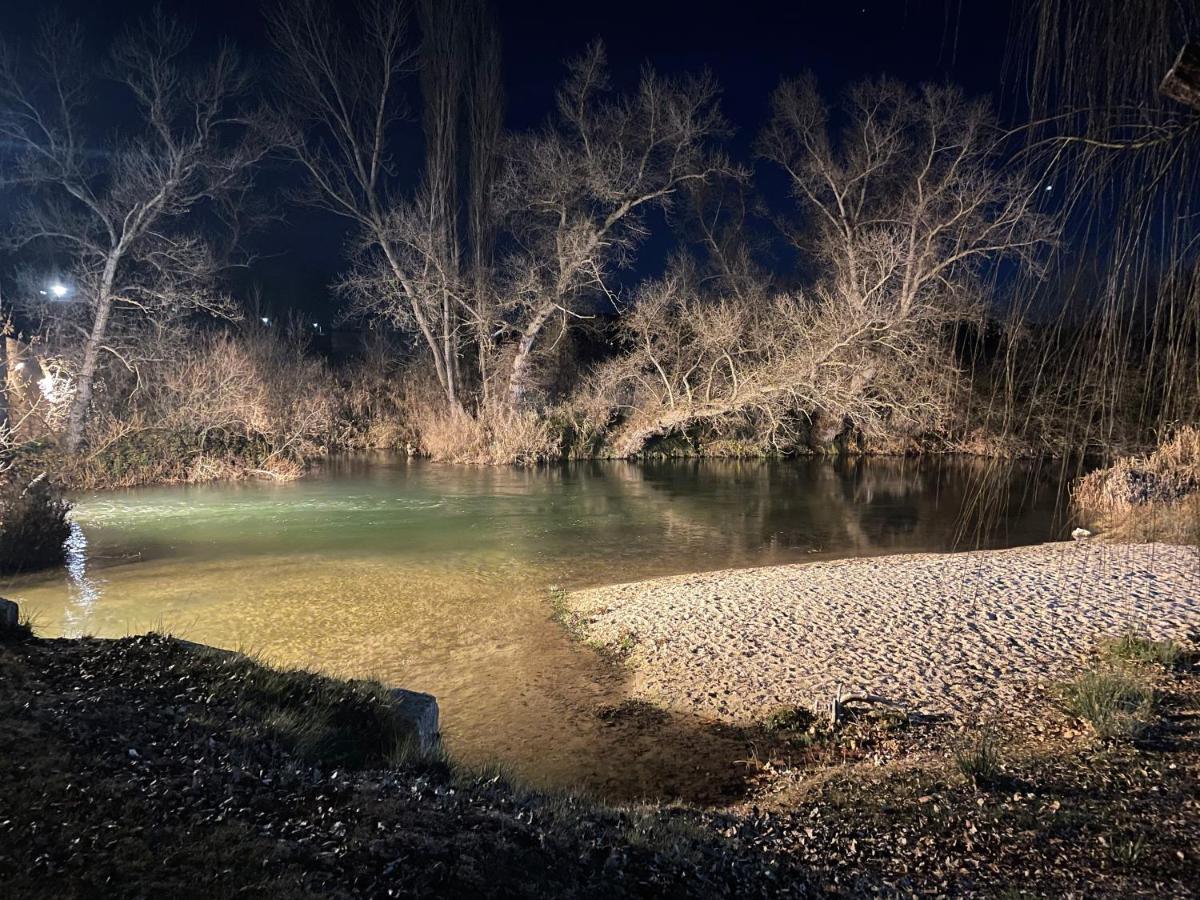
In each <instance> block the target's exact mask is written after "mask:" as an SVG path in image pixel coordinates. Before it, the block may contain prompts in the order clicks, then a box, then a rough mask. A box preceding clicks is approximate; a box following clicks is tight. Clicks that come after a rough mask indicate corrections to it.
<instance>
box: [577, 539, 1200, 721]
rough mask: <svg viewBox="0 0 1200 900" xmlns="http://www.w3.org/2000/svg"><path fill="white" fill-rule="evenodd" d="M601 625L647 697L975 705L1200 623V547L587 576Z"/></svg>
mask: <svg viewBox="0 0 1200 900" xmlns="http://www.w3.org/2000/svg"><path fill="white" fill-rule="evenodd" d="M565 604H566V606H567V608H568V609H569V610H570V611H571V612H572V613H573V614H574V616H575V617H576V622H575V624H576V626H577V628H578V630H580V631H581V632H582V634H583V636H584V637H585V638H587V639H590V640H593V641H596V642H598V643H600V644H602V645H605V646H608V647H610V648H612V649H614V650H620V651H622V652H623V653H628V654H629V662H630V664H631V666H632V668H633V671H634V691H635V693H636V695H637V696H638V697H640V698H641V699H644V700H648V701H650V702H653V703H657V704H662V705H665V706H669V707H674V708H679V709H687V710H690V711H693V712H697V713H700V714H702V715H705V716H709V717H712V718H716V719H721V720H725V721H730V722H746V721H753V720H755V719H759V718H761V717H762V716H763V715H764V714H766V713H767V712H768V711H769V710H771V709H772V708H774V707H778V706H781V705H799V706H808V705H810V704H814V703H816V704H821V705H825V706H827V705H828V702H829V700H830V699H831V698H832V697H833V696H834V694H835V692H836V691H837V689H838V687H839V686H841V687H842V688H843V689H844V690H845V691H847V692H848V693H856V692H862V691H865V692H869V693H872V694H876V695H881V696H883V697H885V698H888V699H890V700H894V701H897V702H899V703H901V704H903V705H904V706H906V707H908V708H909V709H913V710H917V711H920V712H923V713H939V714H947V713H948V714H952V715H954V716H955V717H956V718H959V719H965V720H971V719H974V718H976V717H977V716H978V715H979V714H986V713H995V712H997V711H1000V710H1004V709H1010V708H1012V707H1013V705H1014V704H1016V705H1019V704H1020V701H1021V699H1022V698H1023V697H1024V696H1025V695H1027V693H1028V691H1029V690H1030V688H1031V687H1032V686H1034V685H1038V684H1040V685H1043V686H1044V685H1045V684H1047V683H1049V682H1050V681H1053V680H1056V679H1058V678H1061V677H1062V676H1064V675H1066V674H1067V673H1070V672H1072V671H1073V670H1075V669H1077V668H1078V667H1079V665H1080V662H1081V660H1082V659H1083V658H1084V657H1085V655H1086V654H1088V653H1089V652H1091V651H1092V650H1093V649H1094V647H1095V645H1096V641H1097V640H1098V639H1099V638H1101V637H1103V636H1105V635H1120V634H1122V633H1124V632H1129V631H1132V632H1138V633H1144V634H1147V635H1149V636H1153V637H1176V638H1181V637H1186V636H1187V634H1188V633H1189V632H1190V631H1191V630H1192V629H1196V628H1200V555H1198V551H1197V549H1196V548H1194V547H1182V546H1175V545H1168V544H1141V545H1131V544H1129V545H1108V544H1102V543H1091V542H1080V543H1073V542H1072V543H1059V544H1043V545H1041V546H1036V547H1020V548H1016V549H1011V550H997V551H986V552H972V553H960V554H912V555H904V556H890V557H878V558H867V559H851V560H840V561H836V562H823V563H813V564H810V565H790V566H772V567H765V568H757V569H744V570H731V571H724V572H709V573H705V574H699V575H687V576H679V577H671V578H660V579H654V580H651V581H644V582H635V583H630V584H622V585H615V586H612V587H605V588H597V589H592V590H586V591H579V592H576V593H573V594H570V595H568V596H567V598H566V599H565Z"/></svg>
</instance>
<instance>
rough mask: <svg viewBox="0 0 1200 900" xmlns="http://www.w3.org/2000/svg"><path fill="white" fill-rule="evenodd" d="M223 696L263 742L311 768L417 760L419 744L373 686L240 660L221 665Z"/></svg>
mask: <svg viewBox="0 0 1200 900" xmlns="http://www.w3.org/2000/svg"><path fill="white" fill-rule="evenodd" d="M221 667H222V669H224V670H225V671H226V672H227V673H228V674H227V677H225V678H224V679H222V680H221V681H220V682H219V684H220V685H221V693H224V694H226V695H227V696H226V699H227V701H228V702H229V703H230V704H231V705H232V706H233V707H234V708H235V709H236V710H237V712H238V714H239V715H240V716H241V717H243V718H244V720H246V721H248V722H253V723H255V725H254V727H255V728H257V729H258V730H259V733H260V736H262V737H266V738H268V739H271V740H274V741H277V742H278V743H279V744H280V745H282V746H283V747H285V748H286V749H288V750H289V751H291V752H292V753H295V754H296V755H297V756H299V757H301V758H303V759H306V760H308V761H310V762H318V763H321V764H323V765H330V766H337V767H341V768H348V769H362V768H371V767H380V766H385V767H386V766H395V765H400V764H402V763H404V762H406V761H408V760H410V759H413V758H414V757H415V756H416V755H418V753H417V750H418V746H417V738H416V735H415V734H414V733H413V731H412V729H411V728H410V727H409V726H408V724H407V723H406V722H405V721H404V720H402V719H401V718H399V717H398V716H397V714H396V707H395V701H394V700H393V699H392V697H391V694H390V693H389V691H388V690H387V688H385V687H384V686H383V685H381V684H378V683H377V682H373V681H358V680H356V681H340V680H335V679H332V678H327V677H325V676H323V675H317V674H314V673H312V672H304V671H299V670H293V671H281V670H278V669H272V668H268V667H266V666H265V665H262V664H261V663H259V662H257V661H255V660H252V659H250V658H247V657H244V656H241V655H232V654H231V655H229V656H226V657H225V658H224V660H223V662H222V663H221Z"/></svg>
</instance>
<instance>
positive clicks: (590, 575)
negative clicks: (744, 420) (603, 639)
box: [3, 458, 1067, 797]
mask: <svg viewBox="0 0 1200 900" xmlns="http://www.w3.org/2000/svg"><path fill="white" fill-rule="evenodd" d="M1058 476H1059V472H1058V471H1057V470H1055V469H1053V468H1051V469H1042V470H1038V469H1033V468H1029V467H1027V466H1020V465H1012V464H1001V465H997V464H982V463H979V462H975V461H969V462H964V461H955V460H938V459H926V460H874V459H861V460H840V461H828V460H808V461H780V462H762V461H753V462H715V461H671V462H662V463H646V464H633V463H622V462H611V463H609V462H605V463H594V462H588V463H578V464H571V465H567V466H562V467H554V468H542V469H536V470H517V469H509V468H479V467H459V466H450V465H440V464H435V463H428V462H412V461H408V460H391V459H386V458H384V459H371V460H365V459H355V460H346V461H341V462H338V463H336V464H333V465H331V466H330V467H328V468H327V470H326V471H325V472H324V473H323V474H321V475H317V476H314V477H311V478H307V479H304V480H302V481H298V482H293V483H290V484H282V485H279V484H260V483H253V484H235V485H219V486H206V487H177V488H163V489H140V490H130V491H122V492H109V493H98V494H90V495H86V496H83V497H80V498H78V502H77V506H76V508H75V512H74V519H75V522H76V525H77V527H76V529H75V535H74V538H73V544H74V547H73V552H72V555H71V559H70V561H69V564H68V566H67V567H66V568H65V569H64V570H61V571H57V572H53V573H50V574H45V575H41V576H39V577H37V578H23V579H17V580H8V581H7V582H6V583H4V590H3V593H4V595H5V596H8V597H12V598H13V599H16V600H18V601H19V602H20V603H21V604H22V606H23V607H25V608H26V609H28V610H29V611H30V612H31V613H32V614H33V616H34V618H35V621H36V624H37V626H38V628H39V631H40V632H41V633H42V634H46V635H59V634H62V635H79V634H94V635H99V636H118V635H124V634H128V633H131V632H140V631H144V630H147V629H150V628H160V629H167V630H170V631H171V632H173V633H175V634H178V635H180V636H183V637H187V638H189V639H192V640H196V641H200V642H203V643H207V644H213V645H216V646H221V647H228V648H233V649H248V650H254V651H257V652H260V653H262V654H264V655H265V656H266V657H267V658H268V659H269V660H271V661H272V662H275V663H278V664H286V665H299V666H305V667H308V668H314V669H319V670H322V671H326V672H329V673H332V674H337V675H348V676H370V677H375V678H379V679H381V680H383V681H384V682H386V683H388V684H392V685H400V686H405V687H409V688H413V689H417V690H424V691H429V692H431V693H434V694H436V695H437V697H438V700H439V702H440V703H441V706H442V721H443V726H444V737H445V740H446V743H447V744H448V746H449V749H450V750H451V752H452V753H453V754H454V755H455V756H457V757H458V758H460V759H463V760H465V761H468V762H473V763H484V762H491V761H496V760H498V761H501V762H503V763H505V764H506V765H508V766H509V767H510V768H512V769H514V770H515V771H516V772H517V773H519V774H520V775H522V776H523V777H525V778H526V779H529V780H531V781H533V782H535V783H541V784H547V785H563V786H583V787H587V788H590V789H593V790H596V791H600V792H602V793H606V794H609V795H611V796H621V797H629V796H640V795H652V794H656V795H660V796H661V795H672V794H673V793H680V794H682V793H686V791H685V788H684V787H683V781H686V780H687V779H686V772H685V770H686V769H687V768H688V767H689V766H691V767H692V768H693V769H695V770H696V771H695V772H694V773H693V774H703V773H701V772H700V771H699V769H702V768H704V767H705V766H709V765H712V766H714V767H716V766H718V765H720V762H719V760H718V758H719V757H721V756H722V754H724V755H726V756H729V755H730V754H733V755H734V756H736V754H737V753H739V752H744V748H738V747H736V746H733V745H730V744H729V741H728V740H727V739H725V738H722V737H721V736H720V735H719V734H716V735H714V734H712V733H711V732H710V730H709V729H708V728H707V727H706V726H705V725H704V723H698V722H689V721H687V720H686V719H685V718H681V717H679V716H675V717H671V718H668V719H666V720H663V721H657V722H653V723H651V727H646V723H645V722H641V723H635V724H636V725H637V727H632V726H628V725H627V724H622V723H621V722H614V721H612V718H611V717H610V716H603V715H601V716H598V715H597V709H598V708H603V707H604V706H606V705H611V704H615V703H619V702H620V700H621V699H622V698H623V697H624V696H625V684H624V681H625V678H626V676H625V674H624V673H622V672H621V671H620V670H619V669H616V668H614V667H612V666H610V665H609V664H607V663H605V662H604V661H602V660H600V659H598V658H597V656H596V654H594V653H593V652H592V651H591V650H589V649H587V648H584V647H580V646H577V645H576V644H574V643H573V642H572V641H570V640H569V639H568V638H567V636H566V635H565V634H564V633H563V631H562V630H561V629H560V627H559V626H558V625H556V624H555V623H554V622H553V621H551V619H550V608H549V602H548V589H549V588H550V587H551V586H553V585H561V586H563V587H566V588H575V587H583V586H588V585H595V584H604V583H612V582H620V581H629V580H633V579H639V578H645V577H650V576H654V575H663V574H673V573H682V572H689V571H697V570H704V569H719V568H726V567H734V566H750V565H767V564H773V563H787V562H798V561H805V560H812V559H819V558H828V557H838V556H856V555H865V554H878V553H897V552H908V551H928V550H949V549H959V550H966V549H972V548H975V547H981V546H983V547H999V546H1013V545H1017V544H1028V543H1038V542H1041V541H1045V540H1050V539H1058V538H1061V537H1063V536H1064V534H1065V531H1066V529H1067V524H1066V523H1065V520H1064V519H1063V517H1062V514H1061V509H1062V497H1063V491H1062V489H1061V478H1060V477H1058ZM708 751H711V752H708ZM706 754H707V755H706ZM743 758H744V757H743ZM728 762H729V760H725V763H726V764H727V763H728Z"/></svg>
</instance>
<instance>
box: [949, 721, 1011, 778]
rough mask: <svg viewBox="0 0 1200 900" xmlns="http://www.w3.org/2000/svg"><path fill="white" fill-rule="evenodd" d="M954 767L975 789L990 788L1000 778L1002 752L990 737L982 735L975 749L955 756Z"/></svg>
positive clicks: (972, 748) (969, 749) (960, 751)
mask: <svg viewBox="0 0 1200 900" xmlns="http://www.w3.org/2000/svg"><path fill="white" fill-rule="evenodd" d="M954 767H955V768H956V769H957V770H958V773H959V774H960V775H962V776H963V778H965V779H966V780H967V781H968V782H970V783H971V784H973V785H974V786H975V787H977V788H986V787H989V786H990V785H993V784H995V783H996V781H997V779H998V778H999V776H1000V751H999V750H997V749H996V745H995V743H994V742H993V741H992V739H991V738H990V737H989V736H988V735H986V734H983V735H980V737H979V740H978V741H977V742H976V743H975V745H974V746H973V747H970V748H968V749H966V750H959V751H958V752H957V753H955V754H954Z"/></svg>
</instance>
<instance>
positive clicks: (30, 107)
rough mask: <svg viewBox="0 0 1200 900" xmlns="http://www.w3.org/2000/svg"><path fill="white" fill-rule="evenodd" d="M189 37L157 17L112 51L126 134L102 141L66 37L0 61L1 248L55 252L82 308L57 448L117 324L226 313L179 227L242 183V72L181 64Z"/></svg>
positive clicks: (223, 54) (74, 445) (249, 159)
mask: <svg viewBox="0 0 1200 900" xmlns="http://www.w3.org/2000/svg"><path fill="white" fill-rule="evenodd" d="M190 37H191V35H190V32H189V31H188V30H187V29H185V28H184V27H182V26H181V25H179V24H178V23H176V22H174V21H172V20H170V19H168V18H166V17H165V16H164V15H162V14H161V13H160V14H156V15H155V16H153V17H152V18H150V19H149V20H148V21H147V22H146V23H145V24H144V25H143V26H141V27H140V28H137V29H134V30H131V31H129V32H128V33H127V34H126V35H125V36H124V37H123V38H122V39H121V40H120V41H119V42H118V43H117V44H116V45H115V46H114V48H113V50H112V54H111V60H110V64H109V74H110V75H111V77H112V78H113V79H114V80H116V81H117V82H118V83H119V84H120V85H121V86H122V87H124V88H125V89H126V90H127V92H128V94H129V96H130V97H131V98H132V100H133V102H134V105H135V107H136V111H137V125H136V127H135V128H133V129H130V130H122V131H120V132H118V134H117V136H115V137H111V138H109V139H107V140H105V141H103V142H100V141H96V140H93V139H91V135H92V134H94V133H95V129H89V127H88V124H89V123H88V117H87V112H88V110H87V103H88V100H89V84H88V81H87V79H86V75H85V70H84V67H83V63H82V60H83V47H82V40H81V35H80V31H79V29H78V28H63V27H61V26H58V25H56V26H53V27H49V26H48V27H47V28H46V29H45V30H44V32H43V35H42V39H41V41H40V44H39V46H38V49H37V52H36V54H35V57H34V58H33V59H32V60H18V59H17V57H16V56H14V55H13V54H11V53H8V52H5V53H4V54H3V56H2V57H0V138H3V140H4V141H5V142H6V143H8V144H9V146H11V147H12V148H13V149H14V151H15V153H16V155H17V161H16V166H15V177H14V179H13V180H14V182H16V183H17V185H18V186H19V187H20V188H22V189H23V190H22V197H23V199H22V200H21V202H20V207H19V210H18V212H17V214H16V216H15V219H16V225H15V229H14V233H13V235H12V238H11V239H12V240H13V241H15V242H16V243H18V244H20V245H24V244H27V243H30V242H33V241H45V242H48V243H49V244H50V245H52V247H53V249H54V252H56V253H58V254H62V255H63V256H65V258H66V259H68V260H69V263H70V272H71V276H72V278H73V279H74V286H73V291H74V296H73V299H74V300H75V302H77V303H80V304H82V305H83V308H84V309H86V315H85V316H84V327H83V332H84V334H83V348H82V356H81V360H80V362H79V366H78V370H77V372H76V373H75V390H74V395H73V398H72V400H71V405H70V411H69V414H68V417H67V422H66V429H65V434H64V444H65V447H66V449H67V450H68V451H69V452H73V451H75V450H77V449H78V448H79V446H80V444H81V442H82V440H83V436H84V427H85V424H86V421H87V416H88V411H89V407H90V404H91V400H92V393H93V385H94V381H95V377H96V371H97V367H98V365H99V362H100V358H101V354H103V353H105V352H106V351H109V350H113V348H112V346H111V345H110V342H109V337H110V334H111V333H112V330H113V328H114V325H115V324H116V320H117V319H119V318H122V317H124V318H137V317H153V316H156V315H158V314H160V313H171V314H178V313H180V311H182V310H186V309H206V310H208V311H210V312H214V313H219V314H230V313H231V312H232V308H231V307H230V306H229V304H228V303H226V302H225V301H223V300H222V299H221V298H219V297H216V296H215V295H214V294H212V293H211V292H210V290H209V287H210V282H211V278H212V276H213V275H214V273H215V272H216V271H217V268H218V266H217V262H216V260H215V258H214V254H213V249H212V245H211V242H210V241H209V240H207V239H205V238H204V237H202V236H200V234H198V233H193V232H189V231H187V230H185V228H184V226H185V224H190V223H188V222H187V219H188V217H189V216H193V215H195V214H197V213H198V212H199V211H200V210H201V209H202V208H205V207H206V206H207V207H208V208H209V209H212V210H214V211H216V212H218V213H219V212H221V210H220V209H219V207H217V206H216V205H215V204H219V203H220V201H222V200H224V199H226V198H228V197H230V196H232V195H236V193H237V192H238V191H239V190H241V189H242V188H243V187H244V186H245V185H246V180H247V178H248V172H249V169H250V166H251V165H252V164H253V163H254V162H255V161H256V160H257V159H258V158H259V157H260V156H261V152H262V147H261V145H260V144H259V143H258V142H257V141H256V140H255V139H254V138H253V137H252V135H251V134H250V130H249V129H248V128H247V118H246V113H245V109H244V105H243V100H244V94H245V90H246V88H247V86H248V76H247V73H246V70H245V69H244V68H243V67H242V66H241V64H240V63H239V60H238V57H237V55H236V53H235V52H234V51H233V50H232V49H231V48H230V47H227V46H226V47H222V48H221V49H220V50H219V51H218V52H217V53H216V55H215V56H214V58H213V59H212V60H211V61H210V62H209V63H208V64H207V65H206V66H204V67H202V68H191V67H188V66H187V65H186V64H185V61H184V57H185V55H186V53H187V52H188V48H189V43H190ZM106 125H107V123H106ZM105 130H106V131H107V128H106V129H105ZM101 133H104V132H101Z"/></svg>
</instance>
